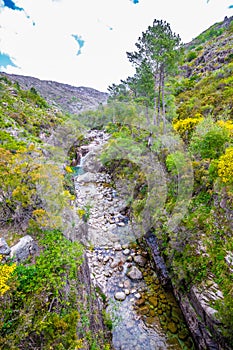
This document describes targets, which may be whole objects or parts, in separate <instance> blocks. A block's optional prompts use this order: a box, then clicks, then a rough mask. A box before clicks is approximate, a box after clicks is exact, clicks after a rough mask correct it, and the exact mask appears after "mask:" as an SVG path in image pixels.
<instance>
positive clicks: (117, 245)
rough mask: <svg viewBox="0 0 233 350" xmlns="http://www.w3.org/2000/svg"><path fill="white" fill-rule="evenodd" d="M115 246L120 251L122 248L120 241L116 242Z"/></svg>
mask: <svg viewBox="0 0 233 350" xmlns="http://www.w3.org/2000/svg"><path fill="white" fill-rule="evenodd" d="M114 248H115V250H116V251H120V250H121V249H122V248H121V245H120V243H116V244H115V246H114Z"/></svg>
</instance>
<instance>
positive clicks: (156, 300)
mask: <svg viewBox="0 0 233 350" xmlns="http://www.w3.org/2000/svg"><path fill="white" fill-rule="evenodd" d="M149 302H150V304H152V305H153V306H154V307H157V306H158V299H157V298H156V297H155V296H152V297H149Z"/></svg>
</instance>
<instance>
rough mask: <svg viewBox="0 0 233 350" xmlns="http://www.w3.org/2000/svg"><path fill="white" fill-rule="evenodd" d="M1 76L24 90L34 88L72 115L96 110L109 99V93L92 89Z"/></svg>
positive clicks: (20, 76) (27, 78) (33, 79)
mask: <svg viewBox="0 0 233 350" xmlns="http://www.w3.org/2000/svg"><path fill="white" fill-rule="evenodd" d="M1 74H2V75H3V76H6V77H7V78H8V79H9V80H11V81H12V82H17V83H18V84H19V85H20V86H21V88H22V89H24V90H29V89H31V88H34V89H35V90H36V91H38V93H39V94H40V95H41V96H42V97H43V98H44V99H45V100H46V101H47V102H48V103H49V104H50V105H52V106H54V107H57V108H59V109H61V110H62V111H63V112H68V113H70V114H78V113H80V112H81V111H83V110H87V109H94V108H96V107H98V106H99V104H104V103H106V100H107V97H108V94H107V93H104V92H100V91H97V90H95V89H92V88H87V87H75V86H71V85H67V84H61V83H57V82H54V81H46V80H40V79H37V78H33V77H26V76H22V75H14V74H6V73H1Z"/></svg>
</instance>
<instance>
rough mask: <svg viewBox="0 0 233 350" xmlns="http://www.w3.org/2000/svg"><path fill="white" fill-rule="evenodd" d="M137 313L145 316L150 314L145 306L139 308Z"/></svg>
mask: <svg viewBox="0 0 233 350" xmlns="http://www.w3.org/2000/svg"><path fill="white" fill-rule="evenodd" d="M139 312H140V313H141V314H142V315H147V314H148V313H149V312H150V310H149V308H148V306H146V305H145V306H142V307H140V308H139Z"/></svg>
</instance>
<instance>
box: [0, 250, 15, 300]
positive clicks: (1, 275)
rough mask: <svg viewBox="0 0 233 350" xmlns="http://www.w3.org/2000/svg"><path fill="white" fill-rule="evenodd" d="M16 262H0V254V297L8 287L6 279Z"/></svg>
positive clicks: (0, 259)
mask: <svg viewBox="0 0 233 350" xmlns="http://www.w3.org/2000/svg"><path fill="white" fill-rule="evenodd" d="M15 269H16V264H15V263H13V264H7V263H3V262H2V256H1V255H0V297H1V296H2V295H3V294H5V293H6V292H7V291H8V290H9V289H10V287H9V285H8V283H7V282H8V280H9V279H10V278H11V276H12V274H13V272H14V270H15Z"/></svg>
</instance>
